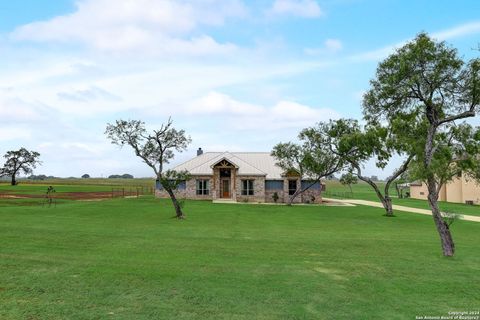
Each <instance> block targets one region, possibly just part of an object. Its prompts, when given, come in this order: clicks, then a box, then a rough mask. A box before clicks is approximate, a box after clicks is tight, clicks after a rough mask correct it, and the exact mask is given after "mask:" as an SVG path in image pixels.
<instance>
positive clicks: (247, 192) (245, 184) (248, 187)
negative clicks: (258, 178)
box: [242, 180, 253, 196]
mask: <svg viewBox="0 0 480 320" xmlns="http://www.w3.org/2000/svg"><path fill="white" fill-rule="evenodd" d="M242 196H253V180H242Z"/></svg>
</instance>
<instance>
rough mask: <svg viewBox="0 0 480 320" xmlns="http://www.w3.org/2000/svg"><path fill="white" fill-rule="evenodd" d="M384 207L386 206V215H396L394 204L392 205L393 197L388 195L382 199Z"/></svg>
mask: <svg viewBox="0 0 480 320" xmlns="http://www.w3.org/2000/svg"><path fill="white" fill-rule="evenodd" d="M382 204H383V207H384V208H385V216H387V217H394V215H393V206H392V198H390V197H389V196H386V197H385V198H384V199H383V200H382Z"/></svg>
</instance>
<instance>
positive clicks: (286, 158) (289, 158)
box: [272, 131, 343, 205]
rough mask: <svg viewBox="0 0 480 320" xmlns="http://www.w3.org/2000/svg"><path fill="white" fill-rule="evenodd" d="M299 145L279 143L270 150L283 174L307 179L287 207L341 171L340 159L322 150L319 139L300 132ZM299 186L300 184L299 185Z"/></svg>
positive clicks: (292, 196) (291, 197)
mask: <svg viewBox="0 0 480 320" xmlns="http://www.w3.org/2000/svg"><path fill="white" fill-rule="evenodd" d="M299 139H300V141H301V144H295V143H292V142H288V143H279V144H277V145H276V146H275V147H274V148H273V150H272V156H274V157H275V158H276V160H277V165H278V166H279V167H280V168H282V169H283V170H285V172H295V173H297V174H298V175H299V176H300V178H301V179H303V178H308V180H309V182H310V183H309V184H308V185H307V186H306V187H302V186H300V188H297V190H296V191H295V193H294V194H293V195H291V196H290V198H289V200H288V205H291V204H292V203H293V200H294V199H295V198H296V197H297V196H299V195H300V194H302V193H304V192H305V191H307V190H308V189H310V188H311V187H313V186H314V185H315V184H317V183H320V182H321V179H323V178H325V177H328V176H331V175H333V174H334V173H335V172H338V171H340V170H341V168H342V166H343V162H342V160H341V158H340V157H338V156H337V155H334V154H332V153H330V152H329V151H328V150H325V149H323V148H322V144H321V139H322V138H321V137H318V136H310V135H308V134H307V133H306V132H304V131H302V132H301V133H300V134H299ZM300 185H301V184H300Z"/></svg>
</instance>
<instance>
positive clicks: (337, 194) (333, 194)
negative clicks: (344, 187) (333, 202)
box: [322, 191, 353, 199]
mask: <svg viewBox="0 0 480 320" xmlns="http://www.w3.org/2000/svg"><path fill="white" fill-rule="evenodd" d="M322 195H323V196H324V197H326V198H340V199H352V198H353V193H352V192H349V191H324V192H322Z"/></svg>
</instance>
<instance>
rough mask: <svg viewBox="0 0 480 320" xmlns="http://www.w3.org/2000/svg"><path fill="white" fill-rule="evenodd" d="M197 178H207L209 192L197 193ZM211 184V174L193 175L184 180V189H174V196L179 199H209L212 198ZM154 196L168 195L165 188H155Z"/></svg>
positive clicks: (166, 196)
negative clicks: (191, 177)
mask: <svg viewBox="0 0 480 320" xmlns="http://www.w3.org/2000/svg"><path fill="white" fill-rule="evenodd" d="M197 180H209V182H208V184H209V188H210V190H209V194H208V195H197ZM212 186H213V177H212V176H195V177H194V178H193V179H190V180H188V181H187V182H186V188H185V190H176V191H175V196H176V197H177V198H179V199H183V198H185V199H192V200H211V199H212ZM155 196H156V197H157V198H169V197H170V196H169V195H168V193H167V192H166V191H165V190H158V189H157V190H155Z"/></svg>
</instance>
